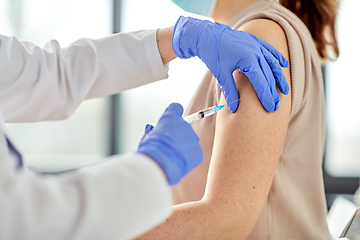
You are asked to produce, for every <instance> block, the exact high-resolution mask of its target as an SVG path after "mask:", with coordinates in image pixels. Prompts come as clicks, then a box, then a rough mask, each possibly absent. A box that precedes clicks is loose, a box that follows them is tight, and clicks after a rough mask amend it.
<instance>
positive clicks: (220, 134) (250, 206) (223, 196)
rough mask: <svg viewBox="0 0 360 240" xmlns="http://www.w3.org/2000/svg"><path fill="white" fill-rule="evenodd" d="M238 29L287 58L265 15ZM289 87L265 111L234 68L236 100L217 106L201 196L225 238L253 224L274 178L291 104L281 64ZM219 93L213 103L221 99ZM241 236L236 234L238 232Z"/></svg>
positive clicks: (286, 71)
mask: <svg viewBox="0 0 360 240" xmlns="http://www.w3.org/2000/svg"><path fill="white" fill-rule="evenodd" d="M239 30H242V31H246V32H249V33H252V34H254V35H255V36H257V37H259V38H261V39H263V40H265V41H267V42H269V43H270V44H272V45H273V46H275V47H276V48H277V49H278V50H279V51H280V52H281V53H282V54H283V55H284V56H285V57H286V58H287V59H289V53H288V47H287V40H286V36H285V33H284V31H283V29H282V28H281V27H280V26H279V25H278V24H277V23H275V22H273V21H271V20H267V19H258V20H252V21H250V22H248V23H246V24H244V25H242V26H241V27H240V28H239ZM283 72H284V75H285V77H286V79H287V81H288V84H289V87H290V91H289V94H288V95H286V96H285V95H282V94H281V93H280V92H279V95H280V102H279V109H278V110H277V111H275V112H273V113H269V112H267V111H265V110H264V108H263V107H262V105H261V103H260V101H259V99H258V97H257V95H256V92H255V90H254V88H253V86H252V84H251V83H250V81H249V80H248V78H247V77H246V76H245V75H244V74H243V73H241V72H239V71H235V72H234V79H235V82H236V84H237V87H238V90H239V95H240V98H241V100H240V104H239V108H238V110H237V111H236V112H235V113H234V114H232V113H231V112H230V111H229V110H228V109H226V110H223V111H220V112H218V113H217V114H218V115H217V117H216V128H215V129H216V131H215V140H214V148H213V154H212V158H211V164H210V169H209V174H208V181H207V187H206V192H205V197H204V200H206V201H208V202H210V203H211V204H212V205H213V206H216V208H219V209H222V211H223V212H224V215H222V218H223V220H224V225H226V226H224V229H226V228H227V229H232V231H229V232H228V234H229V238H230V239H231V236H237V239H243V238H246V236H247V235H248V234H249V233H250V231H251V229H252V228H253V227H254V225H255V223H256V221H257V219H258V217H259V215H260V213H261V210H262V208H263V205H264V203H265V201H266V198H267V197H268V193H269V190H270V187H271V184H272V181H273V178H274V174H275V170H276V166H277V163H278V159H279V157H280V153H281V149H282V145H283V141H284V138H285V134H286V131H287V127H288V121H289V117H290V109H291V79H290V68H285V69H283ZM225 103H226V102H225V100H224V97H223V96H221V99H220V103H219V104H225ZM239 236H241V237H239Z"/></svg>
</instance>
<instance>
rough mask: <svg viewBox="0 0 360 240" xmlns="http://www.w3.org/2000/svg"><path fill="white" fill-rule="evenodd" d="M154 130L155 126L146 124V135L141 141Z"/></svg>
mask: <svg viewBox="0 0 360 240" xmlns="http://www.w3.org/2000/svg"><path fill="white" fill-rule="evenodd" d="M153 128H154V126H152V125H150V124H146V126H145V133H144V135H143V136H142V138H141V141H142V140H144V138H145V137H146V136H147V135H148V133H149V132H150V131H151V130H152V129H153Z"/></svg>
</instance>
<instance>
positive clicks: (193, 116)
mask: <svg viewBox="0 0 360 240" xmlns="http://www.w3.org/2000/svg"><path fill="white" fill-rule="evenodd" d="M224 106H225V105H220V106H213V107H209V108H205V109H204V110H201V111H198V112H196V113H193V114H190V115H188V116H186V117H184V120H185V121H187V122H188V123H192V122H194V121H197V120H200V119H202V118H206V117H208V116H211V115H213V114H215V113H216V112H217V111H219V110H220V109H222V108H223V107H224Z"/></svg>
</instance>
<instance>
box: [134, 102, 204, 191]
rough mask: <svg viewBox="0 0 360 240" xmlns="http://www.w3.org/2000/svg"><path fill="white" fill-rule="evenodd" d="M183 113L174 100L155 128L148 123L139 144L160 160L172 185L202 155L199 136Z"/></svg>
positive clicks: (191, 167) (147, 152) (200, 159)
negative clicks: (183, 116) (186, 120)
mask: <svg viewBox="0 0 360 240" xmlns="http://www.w3.org/2000/svg"><path fill="white" fill-rule="evenodd" d="M182 114H183V107H182V106H181V105H180V104H178V103H172V104H171V105H170V106H169V107H168V108H167V109H166V110H165V112H164V114H163V115H162V117H161V118H160V120H159V122H158V125H157V126H156V127H155V128H154V127H153V126H151V125H147V126H146V128H145V134H144V136H143V138H142V139H141V141H140V144H139V148H138V152H139V153H142V154H145V155H147V156H149V157H151V158H152V159H154V160H155V161H156V162H157V163H158V164H159V166H160V167H161V168H162V170H163V171H164V173H165V175H166V177H167V179H168V182H169V184H170V185H174V184H177V183H178V182H180V180H181V178H182V177H184V176H185V175H186V174H187V173H188V172H189V171H190V170H192V169H193V168H195V167H196V166H198V165H199V164H200V163H201V161H202V159H203V152H202V149H201V146H200V144H199V138H198V136H197V135H196V133H195V132H194V130H193V129H192V127H191V126H190V124H188V123H187V122H185V121H184V119H183V118H182V117H181V116H182Z"/></svg>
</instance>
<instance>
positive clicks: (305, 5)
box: [279, 0, 339, 60]
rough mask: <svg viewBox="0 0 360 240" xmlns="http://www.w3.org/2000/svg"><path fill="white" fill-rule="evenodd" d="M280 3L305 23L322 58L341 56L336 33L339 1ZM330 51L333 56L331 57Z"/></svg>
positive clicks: (285, 1)
mask: <svg viewBox="0 0 360 240" xmlns="http://www.w3.org/2000/svg"><path fill="white" fill-rule="evenodd" d="M279 2H280V4H281V5H283V6H284V7H286V8H287V9H289V10H290V11H292V12H293V13H295V14H296V15H297V16H298V17H299V18H300V19H301V20H302V21H303V22H304V23H305V25H306V26H307V27H308V29H309V30H310V33H311V35H312V38H313V40H314V43H315V46H316V48H317V51H318V53H319V55H320V57H321V58H323V59H331V58H332V59H333V60H334V59H336V58H337V57H338V56H339V47H338V44H337V40H336V33H335V23H336V15H337V12H338V7H339V3H338V0H280V1H279ZM329 50H330V51H332V52H333V55H332V54H331V55H330V56H329Z"/></svg>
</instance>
